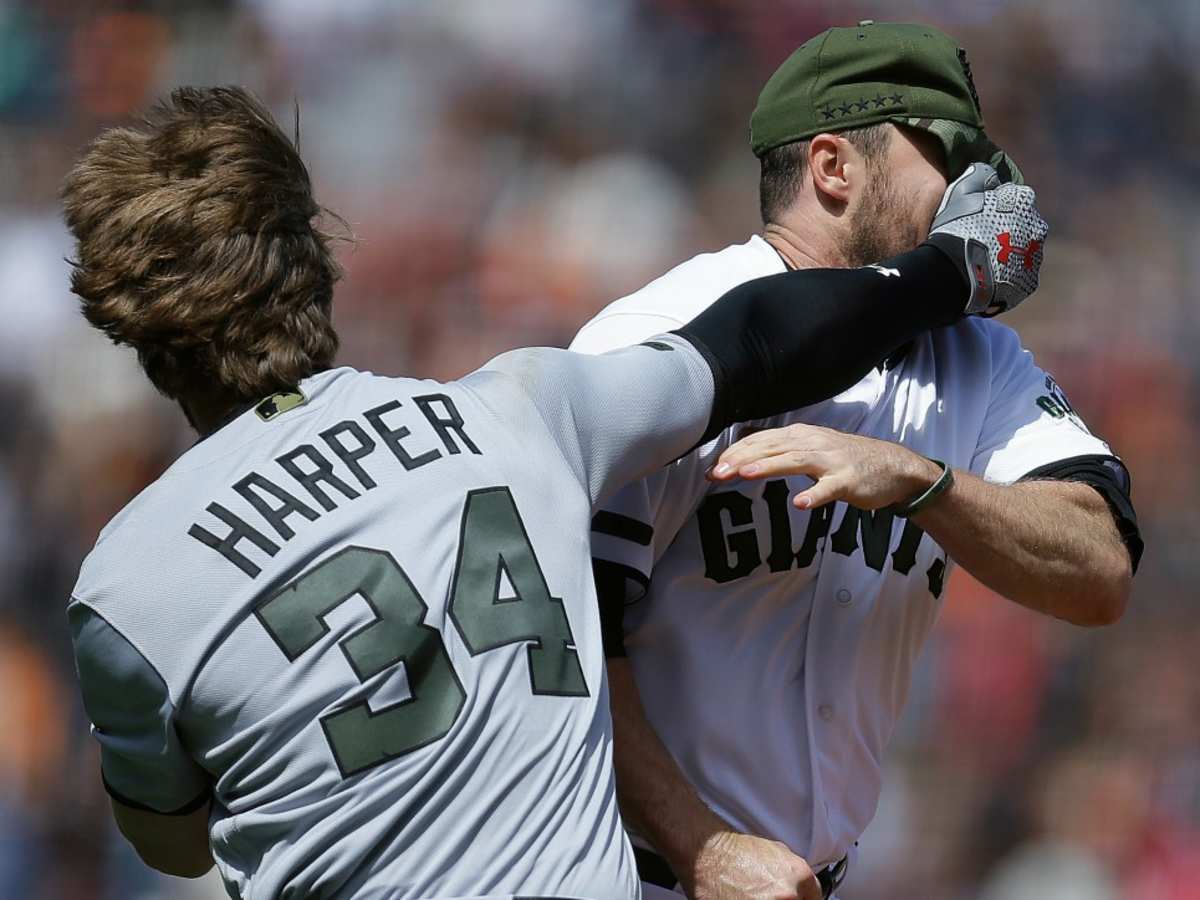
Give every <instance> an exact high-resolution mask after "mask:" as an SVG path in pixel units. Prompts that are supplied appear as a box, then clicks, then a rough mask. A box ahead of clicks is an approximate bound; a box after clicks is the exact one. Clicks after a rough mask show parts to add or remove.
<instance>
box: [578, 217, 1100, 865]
mask: <svg viewBox="0 0 1200 900" xmlns="http://www.w3.org/2000/svg"><path fill="white" fill-rule="evenodd" d="M783 270H784V264H783V262H782V260H781V259H780V257H779V256H778V254H777V253H776V252H775V250H774V249H773V248H772V247H771V246H770V244H768V243H767V242H766V241H765V240H764V239H762V238H761V237H758V236H755V237H752V238H751V239H750V240H749V241H747V242H746V243H744V244H738V245H733V246H730V247H727V248H725V249H724V250H721V251H719V252H716V253H706V254H701V255H700V256H697V257H695V258H693V259H691V260H688V261H686V262H684V263H682V264H681V265H679V266H677V267H676V268H674V269H672V270H671V271H670V272H668V273H667V274H665V275H663V276H662V277H660V278H658V279H656V280H655V281H653V282H651V283H650V284H649V285H647V286H646V287H644V288H642V289H641V290H639V291H637V292H635V293H634V294H632V295H629V296H627V297H624V298H622V299H620V300H617V301H615V302H614V303H612V304H611V305H610V306H608V307H607V308H606V309H605V310H603V311H602V312H601V313H599V314H598V315H597V316H596V317H595V318H594V319H593V320H592V321H591V322H589V323H588V324H587V325H585V326H584V328H583V329H581V331H580V332H579V334H578V335H577V336H576V339H575V341H574V342H573V343H572V349H573V350H577V351H581V352H592V353H600V352H605V351H608V350H611V349H612V348H613V347H617V346H624V345H628V344H632V343H636V342H638V341H641V340H643V339H644V338H645V337H646V332H647V331H648V330H654V331H658V330H661V329H662V328H663V327H664V326H665V325H666V323H670V322H672V321H676V322H682V321H687V320H689V319H691V318H692V317H694V316H695V315H696V314H697V313H698V312H700V311H701V310H702V309H704V308H705V307H706V306H707V305H708V304H710V303H712V302H713V301H714V300H715V299H716V298H717V297H719V296H720V295H721V294H722V293H724V292H725V291H727V290H729V289H730V288H732V287H734V286H736V285H737V284H740V283H742V282H743V281H745V280H748V279H751V278H757V277H760V276H764V275H771V274H775V273H778V272H781V271H783ZM798 302H802V301H798ZM1056 389H1057V386H1056V385H1054V384H1053V381H1052V379H1050V378H1049V376H1048V375H1046V374H1045V373H1044V372H1042V371H1041V370H1040V369H1038V368H1037V367H1036V365H1034V363H1033V362H1032V357H1031V356H1030V355H1029V354H1028V352H1027V351H1025V350H1023V349H1022V347H1021V344H1020V340H1019V339H1018V337H1017V335H1016V333H1015V332H1014V331H1013V330H1012V329H1011V328H1009V327H1007V326H1005V325H1003V324H1001V323H1000V322H998V321H996V320H984V319H979V318H970V319H965V320H962V321H961V322H959V323H958V324H956V325H953V326H951V327H948V328H942V329H937V330H935V331H933V332H929V333H926V334H923V335H921V336H920V337H918V338H916V339H915V340H914V341H913V342H912V345H911V346H910V347H909V349H908V350H907V352H906V353H904V354H903V356H902V357H900V358H899V359H897V360H893V361H892V362H891V363H890V364H889V365H887V366H882V367H880V368H878V369H876V370H874V371H872V372H870V373H868V374H867V375H866V376H865V377H864V378H863V379H862V380H861V381H860V382H859V383H858V384H856V385H854V386H853V387H851V388H849V389H848V390H846V391H844V392H843V393H842V394H840V395H838V396H837V397H834V398H832V399H831V400H828V401H826V402H823V403H818V404H814V405H812V406H809V407H806V408H804V409H800V410H796V411H794V412H792V413H789V414H786V415H783V416H775V417H772V418H769V419H763V420H757V421H753V422H747V423H743V424H741V425H735V426H733V427H731V428H728V429H726V430H725V432H723V433H722V434H721V435H720V436H718V437H717V438H716V439H714V440H712V441H710V442H709V443H707V444H705V445H703V446H702V447H700V448H698V449H697V450H695V451H694V452H693V453H691V454H689V455H688V456H687V457H684V458H683V459H680V460H679V461H677V462H675V463H674V464H672V465H670V466H668V467H666V468H665V469H663V470H661V471H660V472H658V473H656V474H654V475H652V476H649V477H648V478H646V479H645V480H643V481H641V482H638V483H636V484H632V485H630V486H628V487H627V488H626V489H625V490H623V491H621V492H620V493H619V494H617V495H616V496H615V497H614V498H613V499H612V500H611V501H609V502H608V503H605V504H602V505H601V506H600V507H599V509H598V511H599V512H604V513H607V514H609V515H610V516H620V517H626V520H627V521H628V520H632V521H633V522H634V523H636V524H637V526H638V527H639V528H641V529H644V530H646V531H647V532H648V533H652V538H651V539H650V540H647V541H645V542H644V543H637V542H633V541H630V540H627V539H624V538H623V537H621V536H620V535H619V534H616V533H615V531H616V530H615V529H608V528H605V527H604V525H603V523H604V521H605V520H604V519H598V520H597V521H598V525H599V526H600V527H597V525H594V526H593V536H592V549H593V556H594V558H595V559H596V560H597V561H606V562H610V563H613V564H617V565H619V566H622V567H626V569H633V570H637V572H639V573H640V575H641V577H640V578H639V579H637V580H630V581H627V582H626V584H627V587H628V591H627V593H626V596H625V598H624V599H625V602H626V604H627V605H626V606H625V607H624V639H625V651H626V652H627V654H628V656H629V659H630V663H631V665H632V667H633V670H634V676H635V680H636V683H637V686H638V689H639V693H640V694H641V698H642V702H643V705H644V707H645V709H646V715H647V718H648V719H649V721H650V723H651V725H652V726H654V728H655V730H656V731H657V732H658V734H659V736H660V737H661V738H662V740H663V742H664V743H665V744H666V746H667V748H668V750H669V751H670V752H671V754H672V756H673V757H674V758H675V760H676V761H677V762H678V764H679V765H680V767H681V769H682V771H683V773H684V775H685V776H686V777H687V778H688V780H689V781H690V782H691V783H692V784H693V785H694V786H695V787H696V789H697V791H698V793H699V794H700V797H701V798H702V799H703V800H704V801H705V802H706V803H707V804H709V805H710V806H712V807H713V808H714V809H715V810H716V812H717V813H718V814H720V815H722V816H723V817H725V818H726V819H727V820H728V821H730V823H731V824H732V825H733V826H734V827H735V828H738V829H741V830H745V831H748V832H750V833H754V834H761V835H764V836H766V837H769V838H772V839H775V840H780V841H783V842H784V843H786V844H787V845H788V846H789V847H791V849H792V850H793V851H795V852H797V853H799V854H800V855H802V856H804V857H805V858H806V859H807V860H808V861H809V863H810V864H811V865H813V866H814V867H819V866H823V865H826V864H829V863H831V862H834V861H835V860H838V859H840V858H841V857H842V856H843V855H845V854H846V853H847V852H850V851H852V849H853V844H854V842H855V841H856V840H857V839H858V837H859V836H860V835H861V833H862V832H863V830H864V829H865V827H866V825H867V824H868V823H869V822H870V820H871V819H872V818H873V816H874V813H875V808H876V805H877V803H878V798H879V793H880V789H881V786H882V757H883V753H884V751H885V749H886V746H887V743H888V740H889V738H890V737H891V733H892V730H893V728H894V726H895V722H896V719H897V718H898V716H899V714H900V712H901V710H902V709H903V706H904V702H905V699H906V696H907V692H908V688H909V682H910V680H911V676H912V672H913V667H914V665H915V662H916V659H917V656H918V654H919V652H920V649H921V647H922V645H923V643H924V640H925V638H926V637H927V635H928V633H929V631H930V629H931V627H932V625H933V623H934V620H935V618H936V616H937V613H938V611H939V609H940V606H941V599H942V589H943V586H944V583H945V580H946V578H947V576H948V574H949V568H950V566H951V565H952V564H951V563H950V561H949V560H947V559H946V556H945V554H944V553H943V552H942V551H941V549H940V548H939V547H937V546H936V545H935V544H934V542H933V541H932V539H931V538H929V537H928V536H926V535H924V533H923V532H922V531H921V530H920V529H919V528H917V527H916V526H915V525H914V524H912V523H911V522H907V521H905V520H900V519H896V518H894V517H892V516H890V514H888V513H887V512H886V511H876V512H874V513H868V512H862V511H859V510H856V509H852V508H850V507H848V506H847V505H846V504H845V503H841V502H839V503H835V504H831V505H829V506H826V507H822V508H818V509H816V510H811V511H810V510H798V509H796V508H794V507H793V506H792V505H791V503H790V498H791V496H793V495H794V494H795V493H796V492H797V491H799V490H802V489H803V488H804V487H807V486H808V485H809V484H811V480H810V479H808V478H805V477H800V476H797V477H790V478H787V479H767V480H764V481H735V482H732V483H725V484H720V485H713V484H711V483H709V482H707V481H706V479H705V477H704V473H705V471H706V470H707V468H708V467H709V466H710V465H711V464H712V463H713V462H715V460H716V458H717V456H718V455H719V454H720V452H721V451H722V450H723V449H724V448H725V447H727V446H729V445H730V444H732V443H733V442H734V441H736V440H737V439H738V437H739V436H741V435H742V434H745V433H747V432H748V431H749V430H755V429H764V428H773V427H779V426H782V425H786V424H790V423H793V422H804V423H808V424H814V425H822V426H826V427H829V428H834V429H837V430H840V431H845V432H851V433H857V434H863V435H867V436H871V437H877V438H881V439H884V440H890V441H895V442H899V443H903V444H904V445H905V446H907V447H909V448H910V449H912V450H914V451H916V452H918V453H921V454H923V455H926V456H929V457H933V458H937V459H941V460H945V461H946V462H947V463H948V464H950V465H952V466H955V467H958V468H961V469H966V470H969V471H971V472H974V473H975V474H977V475H980V476H982V477H984V478H985V479H987V480H989V481H993V482H999V483H1010V482H1013V481H1016V480H1018V479H1019V478H1021V477H1022V476H1023V475H1025V474H1026V473H1027V472H1030V471H1032V470H1034V469H1036V468H1038V467H1039V466H1041V465H1044V464H1046V463H1050V462H1054V461H1058V460H1061V459H1066V458H1072V457H1075V456H1082V455H1088V454H1103V455H1110V454H1111V451H1110V450H1109V448H1108V447H1107V446H1106V445H1105V444H1104V443H1103V442H1102V441H1100V440H1099V439H1098V438H1095V437H1093V436H1092V435H1091V434H1090V433H1089V432H1088V431H1087V429H1086V427H1085V426H1084V425H1083V423H1082V422H1081V421H1080V420H1079V419H1078V417H1077V416H1076V415H1074V413H1073V412H1072V414H1071V415H1053V414H1051V413H1049V412H1047V410H1046V408H1044V406H1043V405H1042V404H1040V403H1039V398H1041V397H1042V396H1043V395H1046V394H1051V393H1053V391H1054V390H1056ZM646 580H648V581H649V588H648V590H647V592H646V593H645V595H644V596H639V594H640V593H641V591H642V588H641V587H640V585H641V584H642V583H644V581H646ZM635 840H638V839H637V838H636V837H635ZM852 878H853V875H852V874H851V879H852Z"/></svg>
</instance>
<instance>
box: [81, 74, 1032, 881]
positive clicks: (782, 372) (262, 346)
mask: <svg viewBox="0 0 1200 900" xmlns="http://www.w3.org/2000/svg"><path fill="white" fill-rule="evenodd" d="M989 174H991V173H990V170H987V169H984V168H982V167H981V168H980V169H979V170H977V171H974V172H973V173H972V174H971V176H970V177H968V178H966V179H963V180H962V181H961V182H960V183H959V184H958V185H956V186H955V188H954V189H953V190H951V191H949V192H948V193H947V202H946V204H945V209H944V210H943V213H942V215H941V217H940V218H939V220H938V228H937V229H935V232H936V233H935V234H933V235H932V236H931V238H930V240H929V241H928V242H927V243H925V244H924V245H923V246H921V247H919V248H917V249H916V250H914V251H913V252H910V253H906V254H902V255H900V256H897V257H895V258H893V259H890V260H888V261H887V262H885V263H884V264H883V266H884V268H885V269H886V270H887V272H886V274H885V273H884V272H883V271H882V270H880V269H873V268H861V269H857V270H853V271H849V270H844V271H823V272H818V271H813V272H801V273H792V274H788V275H783V276H780V277H778V278H774V279H765V280H759V281H756V282H754V283H753V284H748V285H745V286H743V287H739V288H738V289H737V290H735V291H733V292H732V293H731V296H730V297H729V298H727V299H726V300H725V301H724V302H720V303H717V304H715V305H713V306H712V307H711V308H710V309H709V310H707V311H706V312H705V313H703V314H702V315H701V316H700V317H699V318H698V319H697V321H695V322H693V323H690V324H688V325H686V326H684V327H682V328H679V329H675V330H674V331H673V333H672V334H664V335H658V336H656V337H655V338H654V339H653V340H652V341H649V342H647V343H644V344H642V345H639V346H637V347H633V348H630V349H627V350H621V351H618V352H615V353H612V354H607V355H605V356H601V357H595V358H593V357H587V356H582V355H578V354H572V353H567V352H566V351H555V350H526V351H517V352H513V353H510V354H506V355H505V356H502V357H500V358H498V359H496V360H493V361H492V362H491V363H489V364H488V365H486V366H485V367H484V368H482V369H480V370H479V371H477V372H475V373H473V374H471V375H468V376H467V377H465V378H463V379H461V380H459V381H456V382H451V383H446V384H441V383H437V382H433V381H421V380H416V379H411V378H384V377H378V376H375V375H372V374H370V373H366V372H358V371H355V370H353V369H349V368H333V367H332V358H333V355H334V352H335V350H336V346H337V338H336V334H335V333H334V331H333V329H332V325H331V323H330V307H331V303H332V285H333V283H334V281H335V280H336V276H337V267H336V264H335V263H334V261H333V258H332V256H331V255H330V252H329V248H328V241H327V238H326V236H325V235H323V233H322V232H321V231H319V230H318V228H317V227H316V226H315V225H314V219H315V217H316V216H317V214H318V212H319V208H318V207H317V205H316V204H315V202H314V201H313V198H312V194H311V188H310V184H309V177H308V173H307V171H306V169H305V167H304V164H303V162H302V161H301V160H300V158H299V156H298V155H297V153H296V151H295V148H294V147H293V146H292V144H291V143H290V142H289V141H288V140H287V138H286V137H284V135H283V134H282V133H281V132H280V130H279V128H278V127H277V125H276V124H275V123H274V122H273V121H272V120H271V118H270V116H269V114H268V113H267V112H266V110H265V109H264V108H263V107H262V106H261V105H260V104H259V103H258V102H257V101H255V100H254V99H253V98H251V97H250V96H249V95H247V94H246V93H245V92H244V91H241V90H239V89H236V88H224V89H203V90H202V89H191V88H185V89H180V90H179V91H176V92H175V93H174V94H173V95H172V97H171V99H170V101H169V102H166V103H164V104H162V105H160V106H159V107H158V108H156V109H155V110H154V111H153V112H152V114H151V115H150V117H149V118H148V119H147V120H146V121H145V122H144V123H142V125H140V126H139V127H136V128H120V129H112V130H109V131H106V132H104V133H103V134H102V135H101V136H100V137H99V138H98V139H97V141H96V142H95V143H94V144H93V145H92V146H91V148H90V149H89V150H88V151H87V153H86V154H85V155H84V157H83V158H82V159H81V160H80V161H79V162H78V163H77V165H76V166H75V168H74V169H73V170H72V172H71V174H70V176H69V177H68V179H67V182H66V186H65V189H64V199H65V206H66V219H67V223H68V226H69V227H70V229H71V232H72V234H73V235H74V237H75V239H76V242H77V260H76V262H75V264H74V265H75V269H74V273H73V276H72V289H73V290H74V292H75V293H76V294H78V295H79V297H80V298H81V300H82V303H83V309H84V313H85V315H86V316H87V318H88V320H89V321H90V322H91V323H92V324H93V325H94V326H96V327H97V328H99V329H101V330H103V331H104V332H105V333H106V334H107V335H108V336H109V337H111V338H112V339H113V340H115V341H117V342H118V343H123V344H127V345H130V346H132V347H133V348H134V349H136V351H137V353H138V356H139V359H140V361H141V363H142V365H143V367H144V369H145V371H146V374H147V376H148V377H149V378H150V379H151V381H152V382H153V383H154V384H155V385H156V387H158V388H159V389H160V390H161V391H163V392H164V393H165V394H167V395H168V396H170V397H172V398H174V399H175V400H177V401H178V402H179V404H180V405H181V406H182V408H183V410H184V412H185V413H186V414H187V416H188V419H189V421H190V422H191V423H192V425H193V426H194V427H195V428H196V430H197V431H198V432H199V433H200V435H201V440H200V441H199V442H198V443H197V444H196V445H195V446H193V447H192V448H191V449H190V450H188V451H187V452H186V453H184V454H183V455H182V456H181V457H180V458H179V459H178V460H177V461H176V462H175V463H174V464H173V465H172V466H171V467H170V468H169V469H168V470H167V472H165V473H164V474H163V475H162V477H161V478H159V479H158V480H157V481H156V482H154V483H153V484H152V485H150V487H148V488H147V489H146V490H145V491H143V492H142V493H141V494H140V495H139V496H138V497H137V498H135V499H134V500H133V501H132V502H131V503H130V504H129V505H128V506H127V507H126V508H125V509H124V510H122V511H121V512H120V513H119V514H118V515H117V516H116V517H115V518H114V519H113V520H112V522H110V523H109V524H108V526H107V527H106V528H105V529H104V530H103V532H102V533H101V535H100V537H99V540H98V541H97V544H96V547H95V549H94V550H93V551H92V553H91V554H90V555H89V556H88V558H87V559H86V560H85V562H84V564H83V567H82V571H81V572H80V576H79V581H78V584H77V585H76V587H75V590H74V592H73V597H72V600H71V603H70V605H69V608H68V614H69V619H70V624H71V630H72V638H73V642H74V648H75V656H76V662H77V666H78V670H79V677H80V682H81V687H82V691H83V698H84V704H85V707H86V709H87V712H88V714H89V716H90V718H91V719H92V722H93V723H94V734H95V736H96V738H97V740H98V741H99V743H100V748H101V762H102V774H103V778H104V783H105V785H106V787H107V789H108V791H109V792H110V794H111V795H112V798H113V809H114V813H115V816H116V819H117V823H118V825H119V827H120V828H121V830H122V831H123V832H124V834H125V835H126V837H128V838H129V840H130V841H131V842H132V843H133V845H134V846H135V848H136V849H137V850H138V852H139V853H140V854H141V856H142V857H143V859H145V860H146V862H148V863H149V864H150V865H152V866H154V867H155V868H158V869H161V870H163V871H166V872H169V873H172V874H177V875H185V876H194V875H199V874H202V873H203V872H205V871H207V870H208V869H209V868H211V866H212V865H213V863H214V860H215V862H216V865H217V866H218V868H219V869H220V872H221V875H222V877H223V878H224V881H225V884H226V885H227V887H228V890H229V892H230V894H231V895H232V896H234V897H238V898H242V900H252V898H254V900H257V898H264V900H265V898H289V897H295V898H300V897H303V898H321V897H339V898H350V897H353V898H384V897H386V898H389V900H394V898H418V897H420V898H428V897H447V898H450V897H454V898H465V897H475V898H479V897H513V896H514V895H522V896H540V897H577V898H595V900H601V898H626V900H627V898H634V897H637V896H638V895H639V885H638V880H637V878H636V874H635V869H634V863H633V857H632V852H631V848H630V846H629V843H628V841H627V839H626V837H625V832H624V829H623V828H622V826H621V823H620V820H619V817H618V814H617V804H616V796H615V792H614V786H613V777H612V767H611V743H610V742H611V730H610V728H611V726H610V722H611V719H610V717H609V712H608V702H607V688H606V684H605V676H604V667H603V656H602V649H601V640H600V623H599V616H598V611H597V604H596V598H595V594H594V587H593V583H592V578H591V575H590V565H589V549H588V539H587V536H588V523H589V521H590V518H591V508H592V506H593V504H595V503H596V502H598V501H600V500H602V499H603V498H604V497H605V496H606V495H608V494H610V493H611V492H612V491H613V490H614V489H616V488H617V487H619V486H620V485H621V484H624V483H627V482H629V481H631V480H633V479H635V478H637V477H639V476H641V475H644V474H646V473H648V472H649V471H651V470H653V468H654V467H656V466H659V465H662V464H663V463H665V462H667V461H668V460H671V459H673V458H677V457H678V456H680V455H681V454H684V453H686V452H687V450H688V449H689V448H690V447H694V446H696V445H697V444H699V443H701V442H703V441H707V440H709V439H710V438H712V437H713V436H715V435H716V434H717V433H718V432H720V431H721V430H722V429H724V428H725V427H726V426H727V425H729V424H730V423H732V422H734V421H738V420H741V419H748V418H756V417H761V416H764V415H770V414H773V413H778V412H782V411H783V410H785V409H787V408H788V407H789V406H790V405H791V403H792V402H794V397H795V396H801V397H804V398H806V399H808V400H809V401H811V402H815V401H817V400H819V399H821V398H823V397H828V396H832V395H833V394H835V393H836V392H837V391H839V390H842V389H844V388H845V387H846V386H847V385H850V384H853V383H854V382H855V381H856V380H857V379H859V378H861V377H862V374H863V373H864V372H865V371H867V370H868V369H869V368H870V366H871V365H872V364H873V361H874V360H875V359H876V358H878V357H879V356H880V355H882V354H885V353H886V352H888V350H889V349H891V348H892V347H894V346H896V345H897V344H899V343H901V342H903V341H905V340H908V339H910V338H912V337H913V336H915V335H917V334H918V333H920V332H921V331H923V330H926V329H928V328H930V327H937V326H942V325H946V324H950V323H952V322H955V321H957V320H958V319H959V318H961V317H962V315H963V313H964V312H968V313H977V312H982V311H984V310H986V309H988V308H993V307H995V306H997V305H1004V304H1005V303H1011V302H1014V301H1016V300H1019V299H1022V298H1023V297H1024V296H1025V295H1026V294H1028V293H1029V292H1031V291H1032V290H1033V288H1034V286H1035V285H1036V267H1035V268H1034V269H1033V270H1031V271H1029V272H1026V271H1024V270H1014V269H1013V268H1012V267H1011V266H1007V267H1006V266H1004V265H1001V264H1000V263H999V262H998V254H999V253H1000V250H1001V248H1000V245H999V244H998V243H997V242H996V241H995V239H994V235H992V234H991V226H992V223H993V222H994V221H1001V222H1003V223H1004V224H1005V227H1006V228H1008V229H1009V230H1011V232H1012V233H1013V234H1015V235H1018V236H1020V239H1021V240H1026V241H1029V240H1038V241H1040V240H1042V239H1043V238H1044V236H1045V225H1044V223H1043V222H1041V220H1040V218H1039V217H1038V216H1037V214H1036V211H1034V210H1033V205H1032V204H1033V197H1032V191H1029V190H1028V189H1021V190H1020V192H1019V193H1018V194H1017V195H1015V196H1014V195H1011V194H1008V193H1005V192H1004V191H1003V190H991V191H987V190H985V188H987V187H989V186H990V187H994V186H995V185H994V182H989V181H988V176H989ZM1001 208H1003V210H1005V211H1001ZM798 310H800V311H799V312H798ZM851 334H853V335H854V336H855V337H854V339H853V340H850V339H849V337H848V336H849V335H851Z"/></svg>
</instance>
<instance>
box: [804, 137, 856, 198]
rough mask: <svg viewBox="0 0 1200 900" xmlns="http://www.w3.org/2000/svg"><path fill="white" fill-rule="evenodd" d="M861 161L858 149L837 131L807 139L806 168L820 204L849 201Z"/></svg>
mask: <svg viewBox="0 0 1200 900" xmlns="http://www.w3.org/2000/svg"><path fill="white" fill-rule="evenodd" d="M864 163H865V160H863V158H862V154H860V153H859V152H858V149H857V148H856V147H855V146H854V145H853V144H851V143H850V142H849V141H848V140H846V139H845V138H844V137H841V136H840V135H836V134H827V133H822V134H818V135H815V136H814V137H813V138H811V139H810V140H809V142H808V171H809V175H810V177H811V178H812V182H813V187H814V188H816V190H817V197H818V198H819V199H820V200H821V202H822V203H823V204H824V203H830V202H832V203H834V204H846V203H849V202H850V198H851V196H852V195H853V192H854V184H855V182H856V181H858V180H860V177H861V175H862V174H863V173H864V172H865V168H864Z"/></svg>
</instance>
